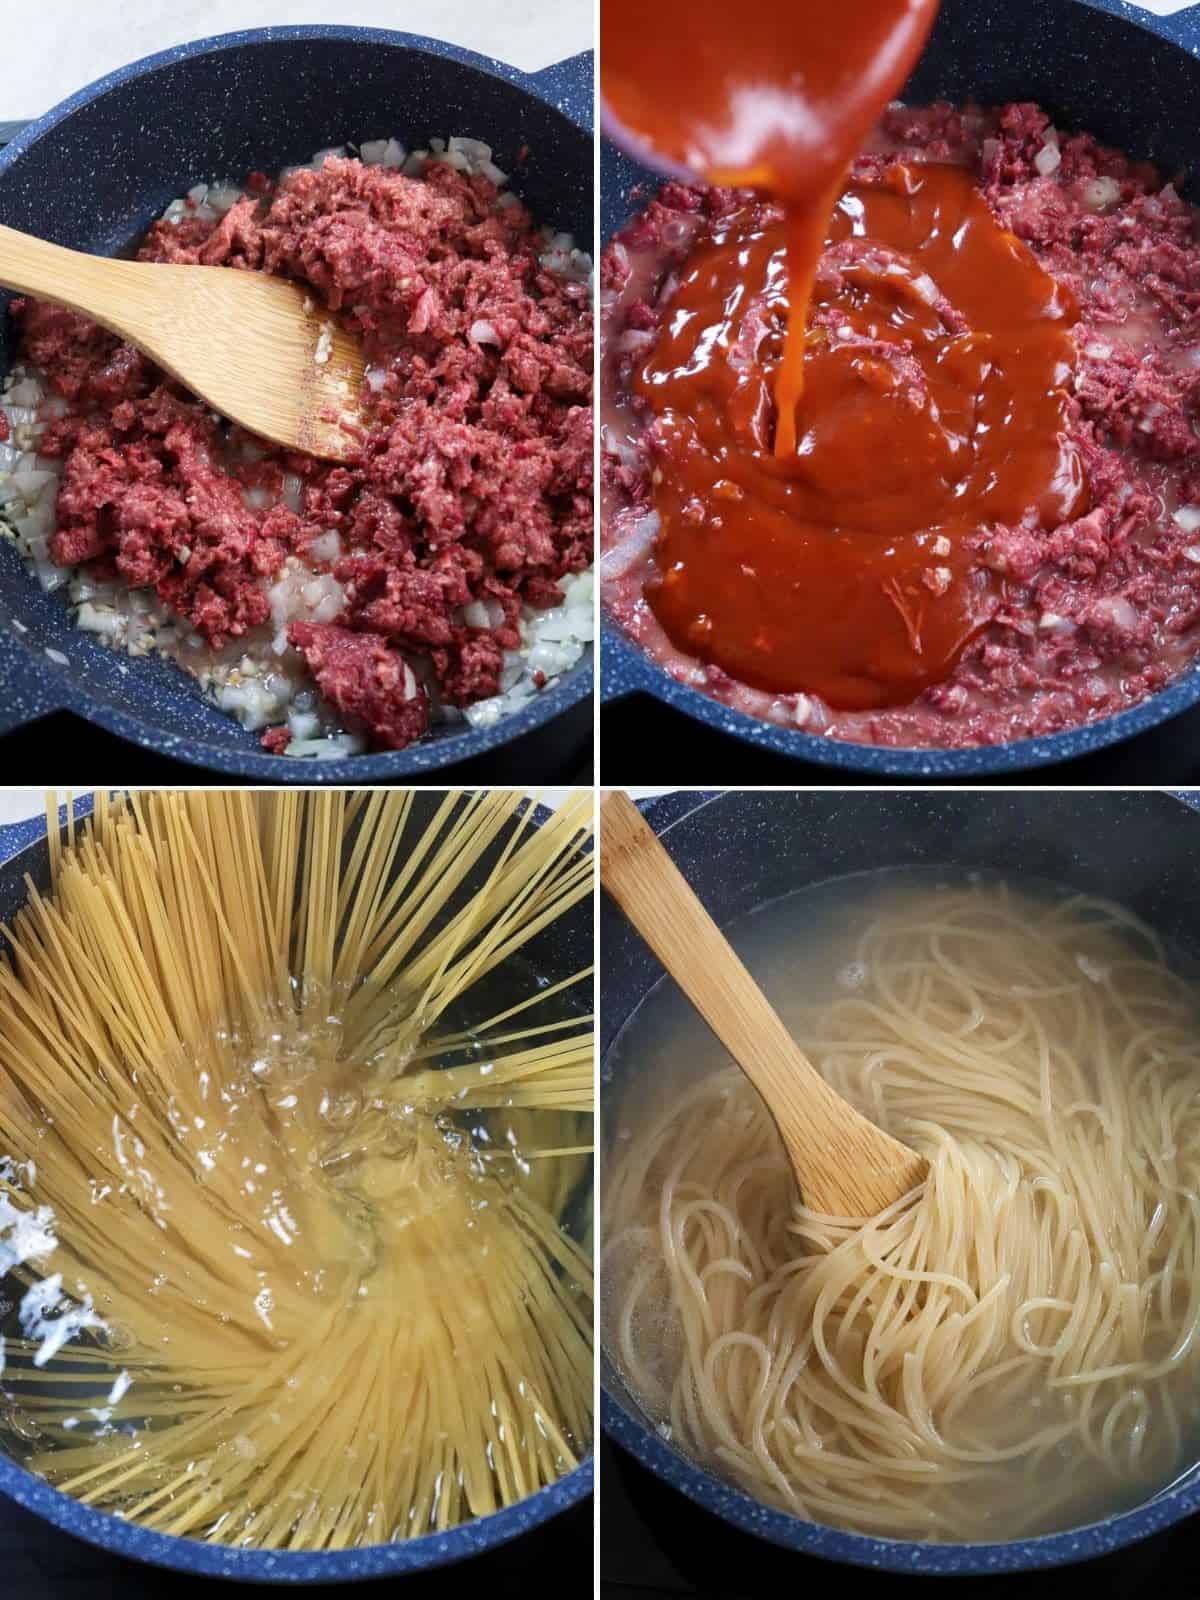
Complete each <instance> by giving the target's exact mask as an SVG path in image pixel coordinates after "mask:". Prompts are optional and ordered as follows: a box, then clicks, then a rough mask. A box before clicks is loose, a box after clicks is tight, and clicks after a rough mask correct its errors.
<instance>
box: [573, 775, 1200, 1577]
mask: <svg viewBox="0 0 1200 1600" xmlns="http://www.w3.org/2000/svg"><path fill="white" fill-rule="evenodd" d="M643 809H644V810H645V812H646V816H647V820H648V821H649V822H650V824H651V825H652V827H653V828H654V830H655V832H656V833H657V834H659V836H660V837H661V838H662V841H663V843H664V845H665V846H666V848H667V849H668V851H669V852H670V854H671V856H672V858H673V859H674V860H675V862H676V863H677V864H678V865H679V867H680V868H681V870H682V871H683V874H684V876H685V877H686V878H687V880H688V882H689V883H690V884H692V885H693V887H694V888H695V890H696V892H697V893H698V894H699V896H700V898H701V900H703V902H704V904H705V906H706V907H707V908H708V910H709V911H710V912H711V913H712V915H713V916H714V917H715V919H716V921H717V923H718V924H719V925H720V926H722V927H727V926H728V925H729V924H730V923H732V922H735V921H736V920H737V919H738V918H739V917H743V916H745V915H746V914H747V913H748V912H750V911H752V910H754V909H755V908H756V907H757V906H760V905H763V904H764V903H765V902H767V901H769V900H775V899H777V898H778V897H779V896H781V895H785V894H789V893H794V892H796V891H798V890H800V889H803V888H806V887H808V886H809V885H812V884H816V883H820V882H823V881H825V880H826V879H829V878H838V877H843V876H846V875H848V874H851V873H857V872H864V871H873V870H876V869H880V868H886V867H911V866H934V865H936V866H954V867H957V868H960V869H963V870H972V869H991V870H999V871H1002V872H1009V873H1011V872H1014V871H1018V870H1019V871H1020V873H1022V874H1027V875H1029V876H1030V877H1032V878H1040V879H1044V880H1045V881H1047V882H1050V883H1057V884H1063V885H1066V886H1068V887H1072V888H1076V889H1079V890H1082V891H1085V892H1091V893H1094V894H1101V895H1105V896H1107V897H1109V898H1110V899H1113V900H1118V901H1120V902H1121V903H1122V904H1124V905H1127V906H1129V907H1131V908H1132V909H1133V910H1134V911H1136V912H1137V913H1138V914H1139V915H1140V916H1141V917H1143V918H1144V919H1145V920H1146V922H1148V923H1149V924H1150V926H1151V927H1153V928H1155V929H1157V930H1158V932H1159V933H1160V934H1162V935H1163V937H1164V938H1165V939H1166V940H1168V942H1170V943H1172V944H1175V945H1176V946H1178V947H1180V948H1182V949H1183V950H1186V951H1189V952H1192V953H1194V954H1197V955H1200V922H1198V920H1197V916H1196V905H1197V901H1198V899H1200V819H1198V818H1197V817H1196V815H1195V812H1196V811H1197V810H1200V791H1188V792H1180V793H1177V794H1168V793H1160V792H1154V791H1146V792H1141V793H1135V792H1124V793H1122V792H1119V791H1114V790H1107V791H1099V792H1094V793H1087V792H1081V791H1074V792H1072V791H1058V792H1052V791H1046V790H1025V791H1011V790H1010V791H1007V792H999V791H987V790H976V791H974V792H959V793H947V792H940V791H926V792H918V791H915V790H903V789H901V790H893V791H891V792H890V793H885V792H879V791H876V792H873V793H871V792H863V791H861V790H855V791H843V792H840V793H839V792H837V791H833V790H825V791H821V790H810V791H807V792H803V791H796V790H789V791H784V792H776V793H771V792H765V791H752V790H744V791H741V792H737V791H733V792H730V793H724V794H694V793H686V792H680V793H676V794H672V795H668V796H667V797H666V798H664V799H662V800H657V801H654V802H652V803H651V804H650V805H649V806H644V807H643ZM600 939H601V949H602V951H603V962H602V965H601V975H600V1001H601V1004H600V1028H601V1032H600V1050H601V1058H600V1059H601V1066H600V1089H601V1104H602V1106H607V1105H608V1104H610V1103H612V1104H617V1103H619V1102H620V1099H621V1094H622V1088H623V1086H624V1085H623V1079H622V1076H621V1073H622V1071H628V1070H629V1068H628V1060H629V1056H628V1053H626V1054H625V1056H624V1057H623V1062H624V1063H625V1064H624V1065H623V1067H622V1068H620V1069H618V1068H617V1065H616V1059H615V1054H614V1052H613V1050H612V1045H613V1041H614V1040H615V1039H616V1037H617V1035H618V1034H619V1033H620V1031H621V1029H622V1028H623V1027H624V1026H625V1024H626V1022H628V1020H629V1019H630V1018H631V1017H632V1016H633V1014H634V1013H635V1011H636V1010H637V1008H638V1006H639V1005H640V1004H641V1002H642V1001H643V1000H644V999H645V998H646V996H647V994H649V992H650V990H651V989H652V988H653V987H654V985H655V984H656V983H658V982H659V981H660V979H662V977H663V972H662V968H661V967H660V966H659V965H658V963H657V962H656V961H655V959H654V957H653V956H652V955H651V954H650V952H649V951H648V950H647V948H646V947H645V945H643V944H642V942H641V941H640V939H639V938H638V937H637V935H636V934H635V933H634V932H633V930H632V928H631V927H630V926H629V924H628V923H627V922H626V921H625V919H624V917H622V916H621V914H620V913H619V912H618V911H617V909H616V907H615V906H614V905H613V904H612V902H611V901H609V900H608V898H607V897H602V904H601V915H600ZM601 1178H602V1181H603V1172H602V1174H601ZM600 1384H601V1391H602V1393H601V1412H600V1416H601V1422H602V1424H603V1426H604V1428H605V1429H606V1430H607V1431H608V1432H609V1433H610V1434H611V1436H612V1437H613V1438H614V1439H616V1440H617V1442H618V1443H619V1444H621V1445H622V1446H624V1448H625V1449H626V1450H628V1451H630V1452H631V1453H632V1454H633V1455H634V1456H635V1457H636V1458H637V1459H638V1460H639V1461H640V1462H641V1463H642V1464H643V1466H646V1467H648V1468H649V1469H650V1470H651V1471H652V1472H654V1473H656V1474H657V1475H658V1476H659V1477H660V1478H662V1479H663V1480H664V1481H665V1482H667V1483H669V1484H671V1485H673V1487H674V1488H676V1489H678V1490H680V1491H681V1492H682V1493H683V1494H685V1495H687V1496H688V1497H689V1498H690V1499H692V1500H694V1501H695V1502H696V1503H697V1504H698V1505H701V1506H703V1507H704V1508H705V1509H706V1510H707V1511H711V1512H712V1513H713V1514H714V1515H715V1516H718V1517H721V1518H723V1519H724V1520H725V1521H726V1522H729V1523H732V1524H733V1525H734V1526H735V1527H737V1528H741V1529H743V1530H744V1531H745V1532H747V1533H752V1534H755V1535H756V1536H757V1537H759V1538H761V1539H766V1540H768V1541H769V1542H770V1543H772V1544H777V1545H782V1546H784V1547H786V1548H788V1549H791V1550H800V1551H805V1552H806V1553H808V1554H810V1555H818V1556H824V1557H825V1558H826V1559H828V1560H830V1561H838V1562H845V1563H849V1564H851V1565H854V1566H860V1567H873V1568H876V1569H879V1570H882V1571H889V1572H907V1573H917V1574H921V1575H924V1574H931V1575H932V1574H946V1575H967V1574H980V1573H992V1572H1029V1571H1033V1570H1035V1569H1038V1568H1043V1567H1056V1566H1064V1565H1067V1564H1068V1563H1070V1562H1075V1561H1086V1560H1088V1559H1089V1558H1090V1557H1092V1556H1100V1555H1105V1554H1107V1553H1109V1552H1110V1551H1113V1550H1118V1549H1120V1548H1122V1547H1123V1546H1124V1545H1128V1544H1133V1543H1135V1542H1136V1541H1137V1540H1139V1539H1144V1538H1147V1537H1148V1536H1149V1535H1150V1534H1153V1533H1159V1532H1161V1531H1162V1530H1163V1529H1164V1528H1168V1527H1170V1526H1172V1524H1174V1523H1176V1522H1179V1521H1180V1520H1181V1519H1182V1518H1184V1517H1188V1516H1191V1515H1192V1514H1193V1513H1194V1512H1196V1511H1198V1510H1200V1466H1198V1467H1197V1468H1195V1469H1194V1470H1193V1471H1191V1472H1189V1473H1188V1474H1187V1476H1186V1477H1185V1478H1184V1479H1182V1480H1181V1481H1180V1482H1179V1483H1178V1484H1177V1485H1175V1486H1173V1487H1172V1488H1170V1489H1168V1490H1166V1491H1165V1492H1164V1493H1162V1494H1160V1495H1158V1496H1157V1497H1156V1498H1155V1499H1153V1500H1151V1501H1149V1502H1148V1503H1147V1504H1146V1505H1144V1506H1141V1507H1139V1508H1138V1509H1136V1510H1133V1511H1128V1512H1125V1513H1123V1514H1121V1515H1119V1516H1113V1517H1110V1518H1108V1519H1107V1520H1105V1521H1102V1522H1097V1523H1093V1524H1091V1525H1089V1526H1088V1527H1082V1528H1076V1529H1072V1530H1070V1531H1069V1532H1065V1533H1055V1534H1050V1535H1048V1536H1046V1537H1044V1538H1040V1539H1030V1540H1022V1541H1015V1542H1013V1543H1009V1544H986V1545H985V1544H917V1543H910V1542H908V1541H905V1540H900V1539H870V1538H866V1537H865V1536H863V1535H862V1534H856V1533H842V1532H839V1531H837V1530H836V1529H833V1528H827V1527H823V1526H821V1525H820V1524H817V1523H812V1522H804V1521H801V1520H800V1519H799V1518H798V1517H792V1516H789V1515H787V1513H785V1512H782V1511H775V1510H772V1509H770V1508H768V1507H766V1506H763V1505H761V1504H760V1503H759V1502H758V1501H757V1500H752V1499H751V1498H750V1497H749V1496H748V1495H745V1494H742V1493H741V1492H740V1491H739V1490H737V1489H734V1488H732V1487H731V1486H730V1485H729V1484H727V1483H724V1482H722V1481H721V1480H720V1479H718V1478H716V1477H714V1476H713V1475H712V1474H711V1473H709V1472H706V1471H704V1470H703V1469H702V1468H700V1467H698V1466H696V1465H695V1464H694V1463H693V1462H692V1461H689V1460H688V1459H687V1458H686V1457H685V1456H683V1455H681V1454H680V1453H679V1452H678V1451H677V1450H675V1449H674V1448H673V1447H672V1446H671V1445H670V1444H668V1443H667V1442H666V1440H664V1439H663V1438H662V1437H660V1435H659V1434H658V1432H657V1431H656V1429H655V1427H654V1425H653V1423H652V1422H650V1421H649V1420H648V1419H647V1417H646V1414H645V1413H644V1412H643V1411H642V1409H641V1407H640V1405H639V1404H638V1402H637V1400H636V1398H635V1397H634V1396H633V1395H632V1394H631V1393H630V1392H629V1390H628V1388H627V1387H626V1385H625V1383H624V1381H623V1380H622V1378H621V1376H620V1373H619V1372H618V1370H617V1368H616V1367H615V1366H614V1364H613V1363H612V1361H611V1360H610V1359H609V1357H608V1354H607V1352H605V1351H604V1350H602V1351H601V1358H600Z"/></svg>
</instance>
